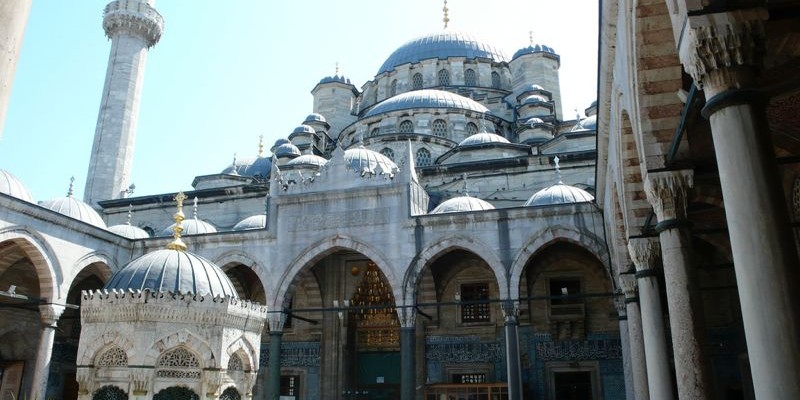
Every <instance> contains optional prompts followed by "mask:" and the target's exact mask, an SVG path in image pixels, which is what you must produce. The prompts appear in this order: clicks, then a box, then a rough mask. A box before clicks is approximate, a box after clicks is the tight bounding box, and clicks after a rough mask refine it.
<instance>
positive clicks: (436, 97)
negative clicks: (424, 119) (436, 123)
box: [364, 89, 489, 117]
mask: <svg viewBox="0 0 800 400" xmlns="http://www.w3.org/2000/svg"><path fill="white" fill-rule="evenodd" d="M413 108H457V109H462V110H467V111H475V112H479V113H483V114H488V113H489V109H488V108H486V107H484V105H483V104H481V103H478V102H477V101H475V100H472V99H470V98H467V97H464V96H460V95H457V94H455V93H450V92H446V91H443V90H435V89H423V90H414V91H411V92H405V93H402V94H399V95H397V96H394V97H391V98H389V99H386V100H384V101H382V102H380V103H378V104H376V105H375V106H374V107H372V108H371V109H369V111H367V113H366V114H365V115H364V117H371V116H374V115H378V114H383V113H388V112H392V111H399V110H409V109H413Z"/></svg>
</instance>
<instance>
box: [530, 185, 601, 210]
mask: <svg viewBox="0 0 800 400" xmlns="http://www.w3.org/2000/svg"><path fill="white" fill-rule="evenodd" d="M593 200H594V196H592V195H591V194H589V192H587V191H585V190H583V189H581V188H577V187H575V186H570V185H567V184H564V183H562V182H559V183H557V184H555V185H553V186H550V187H546V188H544V189H542V190H540V191H538V192H536V193H534V195H533V196H531V198H530V199H528V201H526V202H525V206H547V205H553V204H570V203H585V202H587V201H593Z"/></svg>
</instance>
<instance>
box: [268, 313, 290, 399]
mask: <svg viewBox="0 0 800 400" xmlns="http://www.w3.org/2000/svg"><path fill="white" fill-rule="evenodd" d="M284 322H286V315H285V314H283V313H273V314H270V315H269V320H268V323H269V364H268V365H267V368H268V370H267V373H268V375H267V399H268V400H278V399H279V398H280V392H281V342H283V324H284Z"/></svg>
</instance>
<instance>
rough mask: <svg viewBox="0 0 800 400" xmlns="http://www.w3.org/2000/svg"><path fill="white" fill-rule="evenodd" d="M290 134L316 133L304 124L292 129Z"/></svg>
mask: <svg viewBox="0 0 800 400" xmlns="http://www.w3.org/2000/svg"><path fill="white" fill-rule="evenodd" d="M292 133H294V134H297V133H317V131H315V130H314V128H312V127H310V126H308V125H306V124H302V125H300V126H298V127H297V128H294V130H293V131H292Z"/></svg>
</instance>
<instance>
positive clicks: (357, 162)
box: [344, 146, 398, 175]
mask: <svg viewBox="0 0 800 400" xmlns="http://www.w3.org/2000/svg"><path fill="white" fill-rule="evenodd" d="M344 160H345V162H346V164H347V168H348V169H351V170H353V171H358V172H361V173H363V172H369V173H373V174H376V175H380V174H391V173H394V171H397V169H398V168H397V164H395V163H394V161H392V160H390V159H389V157H386V156H384V155H383V154H381V153H378V152H376V151H372V150H369V149H366V148H364V147H361V146H359V147H357V148H354V149H350V150H347V151H345V152H344Z"/></svg>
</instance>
